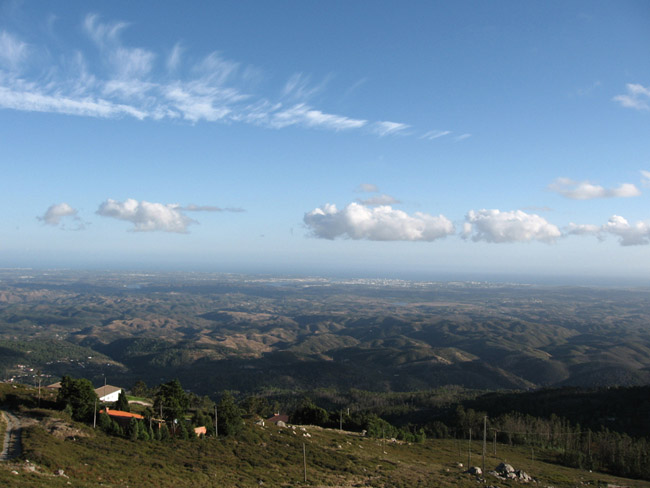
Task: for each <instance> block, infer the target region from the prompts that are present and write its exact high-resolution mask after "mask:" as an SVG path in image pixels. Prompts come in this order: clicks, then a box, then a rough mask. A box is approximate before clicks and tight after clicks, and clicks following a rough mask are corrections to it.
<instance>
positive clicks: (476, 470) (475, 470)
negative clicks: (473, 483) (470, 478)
mask: <svg viewBox="0 0 650 488" xmlns="http://www.w3.org/2000/svg"><path fill="white" fill-rule="evenodd" d="M467 472H468V473H469V474H473V475H476V476H480V475H482V474H483V471H482V470H481V468H479V467H478V466H472V467H471V468H469V469H468V470H467Z"/></svg>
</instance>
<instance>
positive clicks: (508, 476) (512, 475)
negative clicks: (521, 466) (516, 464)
mask: <svg viewBox="0 0 650 488" xmlns="http://www.w3.org/2000/svg"><path fill="white" fill-rule="evenodd" d="M506 478H508V479H509V480H516V479H517V474H516V473H508V474H507V475H506Z"/></svg>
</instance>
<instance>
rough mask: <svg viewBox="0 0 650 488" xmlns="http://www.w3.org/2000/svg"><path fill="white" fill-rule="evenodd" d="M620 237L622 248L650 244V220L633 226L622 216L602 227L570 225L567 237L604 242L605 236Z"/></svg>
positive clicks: (641, 221)
mask: <svg viewBox="0 0 650 488" xmlns="http://www.w3.org/2000/svg"><path fill="white" fill-rule="evenodd" d="M607 234H611V235H614V236H616V237H618V240H619V243H620V244H621V245H622V246H640V245H647V244H650V220H640V221H638V222H636V223H634V224H631V223H630V222H628V221H627V219H625V218H624V217H621V216H620V215H612V216H611V217H610V218H609V220H608V221H607V223H606V224H604V225H602V226H598V225H591V224H574V223H573V222H572V223H571V224H569V226H568V228H567V235H592V236H595V237H597V238H598V240H603V239H604V238H605V235H607Z"/></svg>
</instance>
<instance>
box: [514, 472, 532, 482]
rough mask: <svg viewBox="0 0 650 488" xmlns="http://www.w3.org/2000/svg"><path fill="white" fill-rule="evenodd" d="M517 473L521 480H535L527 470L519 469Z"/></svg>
mask: <svg viewBox="0 0 650 488" xmlns="http://www.w3.org/2000/svg"><path fill="white" fill-rule="evenodd" d="M516 474H517V476H518V477H519V479H520V480H521V481H525V482H526V483H528V482H529V481H533V478H531V476H530V475H529V474H528V473H526V472H525V471H521V470H519V471H517V472H516Z"/></svg>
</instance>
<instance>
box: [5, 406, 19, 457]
mask: <svg viewBox="0 0 650 488" xmlns="http://www.w3.org/2000/svg"><path fill="white" fill-rule="evenodd" d="M0 414H2V416H3V417H4V418H5V420H6V421H7V431H6V432H5V438H4V443H3V445H2V454H0V461H8V460H10V459H13V458H16V457H18V456H20V453H21V452H22V445H21V442H20V438H21V434H22V425H21V422H20V420H18V418H17V417H16V416H15V415H13V414H12V413H9V412H7V411H6V410H3V411H1V412H0Z"/></svg>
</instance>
